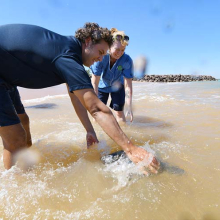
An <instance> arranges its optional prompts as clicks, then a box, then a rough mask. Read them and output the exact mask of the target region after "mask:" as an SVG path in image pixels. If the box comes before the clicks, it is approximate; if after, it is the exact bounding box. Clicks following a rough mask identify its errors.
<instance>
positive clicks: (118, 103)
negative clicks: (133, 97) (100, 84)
mask: <svg viewBox="0 0 220 220" xmlns="http://www.w3.org/2000/svg"><path fill="white" fill-rule="evenodd" d="M109 94H110V95H111V103H110V107H111V108H112V109H113V110H115V111H117V112H119V111H123V109H124V105H125V89H124V86H121V88H120V89H119V90H118V91H117V92H111V93H106V92H102V91H100V90H99V91H98V97H99V99H100V100H101V101H102V102H103V103H104V104H105V105H106V104H107V101H108V97H109Z"/></svg>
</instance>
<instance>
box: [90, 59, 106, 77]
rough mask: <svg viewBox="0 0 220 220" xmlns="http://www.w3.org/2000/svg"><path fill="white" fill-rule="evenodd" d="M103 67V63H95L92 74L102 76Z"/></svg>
mask: <svg viewBox="0 0 220 220" xmlns="http://www.w3.org/2000/svg"><path fill="white" fill-rule="evenodd" d="M102 67H103V64H102V62H101V61H99V62H95V63H94V64H93V65H92V66H90V69H91V70H92V73H93V74H94V75H96V76H101V75H102Z"/></svg>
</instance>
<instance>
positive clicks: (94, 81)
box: [92, 74, 100, 95]
mask: <svg viewBox="0 0 220 220" xmlns="http://www.w3.org/2000/svg"><path fill="white" fill-rule="evenodd" d="M99 80H100V76H96V75H94V74H92V86H93V88H94V90H95V93H96V95H98V85H99Z"/></svg>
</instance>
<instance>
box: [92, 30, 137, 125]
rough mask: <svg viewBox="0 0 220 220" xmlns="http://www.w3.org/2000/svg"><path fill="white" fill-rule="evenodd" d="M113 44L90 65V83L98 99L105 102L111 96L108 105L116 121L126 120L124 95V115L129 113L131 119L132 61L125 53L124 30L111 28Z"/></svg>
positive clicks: (127, 40)
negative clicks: (100, 57)
mask: <svg viewBox="0 0 220 220" xmlns="http://www.w3.org/2000/svg"><path fill="white" fill-rule="evenodd" d="M111 34H112V38H113V44H112V45H111V47H110V49H109V54H107V55H105V56H104V57H103V60H100V61H99V62H96V63H94V64H93V65H92V66H91V70H92V73H93V74H92V84H93V87H94V90H95V93H96V94H97V95H98V97H99V99H100V100H101V101H102V102H103V103H104V104H107V101H108V98H109V95H110V96H111V103H110V107H111V108H112V110H113V111H114V113H115V116H116V119H117V121H118V122H126V119H125V114H124V111H123V110H124V105H125V96H126V100H127V104H128V111H127V113H126V115H130V121H133V112H132V78H133V61H132V59H131V57H130V56H129V55H127V54H126V53H125V49H126V47H127V45H128V43H129V37H128V36H127V35H125V33H124V31H118V30H117V29H116V28H112V29H111Z"/></svg>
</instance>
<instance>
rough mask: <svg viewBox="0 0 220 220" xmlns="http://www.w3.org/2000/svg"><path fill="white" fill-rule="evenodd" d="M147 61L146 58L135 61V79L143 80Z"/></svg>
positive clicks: (142, 57)
mask: <svg viewBox="0 0 220 220" xmlns="http://www.w3.org/2000/svg"><path fill="white" fill-rule="evenodd" d="M146 68H147V59H146V57H145V56H139V57H137V58H136V59H135V61H134V78H135V79H142V78H144V76H145V74H146Z"/></svg>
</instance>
